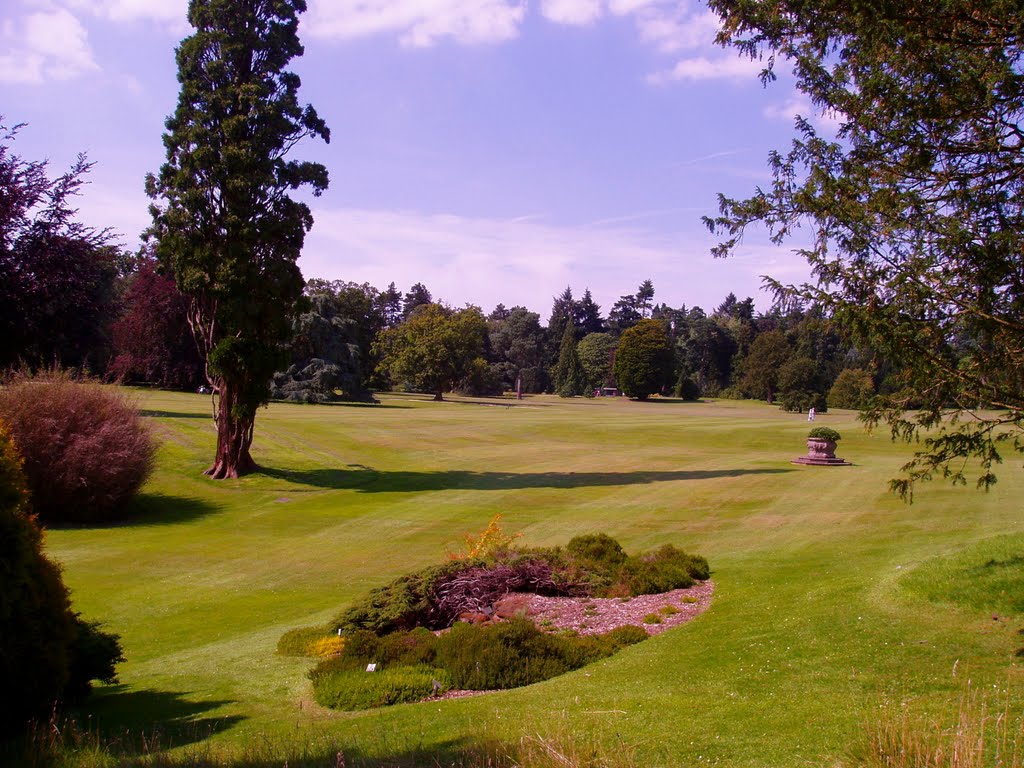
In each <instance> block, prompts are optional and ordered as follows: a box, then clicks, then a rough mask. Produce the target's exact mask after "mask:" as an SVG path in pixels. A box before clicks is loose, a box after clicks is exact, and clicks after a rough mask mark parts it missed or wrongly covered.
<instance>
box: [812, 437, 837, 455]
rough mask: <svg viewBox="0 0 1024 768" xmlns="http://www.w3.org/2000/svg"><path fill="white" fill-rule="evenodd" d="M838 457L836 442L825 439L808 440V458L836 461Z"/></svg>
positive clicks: (814, 438) (813, 438)
mask: <svg viewBox="0 0 1024 768" xmlns="http://www.w3.org/2000/svg"><path fill="white" fill-rule="evenodd" d="M835 457H836V441H835V440H826V439H825V438H824V437H808V438H807V458H809V459H834V458H835Z"/></svg>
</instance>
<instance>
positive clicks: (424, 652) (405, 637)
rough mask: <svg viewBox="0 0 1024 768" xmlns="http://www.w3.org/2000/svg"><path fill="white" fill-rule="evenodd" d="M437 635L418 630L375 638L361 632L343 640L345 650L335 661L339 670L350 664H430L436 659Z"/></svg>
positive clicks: (386, 665)
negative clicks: (338, 659) (337, 660)
mask: <svg viewBox="0 0 1024 768" xmlns="http://www.w3.org/2000/svg"><path fill="white" fill-rule="evenodd" d="M436 648H437V636H435V635H434V633H433V632H431V631H430V630H428V629H424V628H423V627H419V628H417V629H413V630H410V631H408V632H392V633H391V634H388V635H384V636H383V637H378V636H377V635H375V634H373V632H370V631H369V630H365V629H361V630H359V631H357V632H353V633H352V634H351V635H349V636H347V637H346V638H345V648H344V650H343V651H342V652H341V655H340V657H339V658H340V659H341V661H339V662H338V664H339V668H341V667H345V668H347V667H346V665H347V664H349V662H351V666H352V668H360V667H365V666H366V665H367V664H370V663H374V664H377V665H378V666H379V667H395V666H415V665H417V664H428V665H429V664H432V663H433V661H434V657H435V656H436Z"/></svg>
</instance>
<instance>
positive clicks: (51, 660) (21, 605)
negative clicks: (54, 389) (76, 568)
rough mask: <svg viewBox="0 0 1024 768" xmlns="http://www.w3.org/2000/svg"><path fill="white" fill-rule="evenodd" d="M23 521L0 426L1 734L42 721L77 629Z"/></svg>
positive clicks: (63, 592)
mask: <svg viewBox="0 0 1024 768" xmlns="http://www.w3.org/2000/svg"><path fill="white" fill-rule="evenodd" d="M42 546H43V534H42V531H41V530H40V528H39V526H37V525H36V523H35V521H34V520H33V519H32V517H31V516H30V515H29V514H28V492H27V487H26V482H25V477H24V475H23V473H22V471H21V461H20V459H19V457H18V455H17V452H16V451H15V447H14V444H13V443H12V441H11V438H10V433H9V432H8V431H7V429H6V427H4V426H3V425H0V679H2V680H3V688H4V692H3V696H0V734H4V735H7V734H10V733H12V732H14V731H16V730H18V729H20V728H21V727H23V726H24V725H25V724H26V723H27V722H28V721H29V720H31V719H33V718H39V717H45V716H46V715H47V714H49V711H50V708H51V707H52V706H53V704H54V702H55V701H56V700H57V699H59V698H60V697H61V693H62V692H63V690H64V686H65V685H66V684H67V682H68V679H69V676H70V672H71V661H72V659H71V648H72V644H73V643H74V640H75V635H76V631H77V630H76V627H75V623H74V616H73V615H72V613H71V604H70V601H69V600H68V592H67V589H66V588H65V587H64V583H63V581H62V580H61V576H60V570H59V569H58V568H57V566H56V565H54V564H53V563H52V562H51V561H50V560H48V559H47V558H46V557H45V556H44V555H43V553H42Z"/></svg>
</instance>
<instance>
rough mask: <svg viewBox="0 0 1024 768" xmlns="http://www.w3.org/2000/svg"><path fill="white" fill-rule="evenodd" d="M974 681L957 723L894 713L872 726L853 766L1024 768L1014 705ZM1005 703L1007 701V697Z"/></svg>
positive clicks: (906, 710)
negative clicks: (993, 700)
mask: <svg viewBox="0 0 1024 768" xmlns="http://www.w3.org/2000/svg"><path fill="white" fill-rule="evenodd" d="M992 698H993V697H992V695H989V694H985V693H982V692H980V691H978V690H977V689H976V688H974V687H972V686H971V684H970V682H968V683H967V685H966V686H965V687H964V690H963V693H962V694H961V697H960V706H959V709H958V710H957V713H956V718H955V720H954V721H953V722H948V721H947V722H941V721H938V720H935V719H930V718H926V717H923V716H920V715H918V714H915V713H914V712H913V711H912V709H911V707H910V706H907V705H903V706H899V707H898V708H895V709H889V710H888V711H886V712H885V713H884V714H883V716H882V717H881V718H880V719H879V721H878V722H877V723H873V724H871V725H870V726H868V735H867V745H866V748H865V751H864V753H863V754H862V755H858V756H857V757H855V758H854V760H853V761H852V765H856V766H859V767H860V768H1022V766H1024V743H1022V736H1024V731H1022V723H1021V720H1020V719H1018V718H1015V717H1013V715H1012V714H1011V712H1010V708H1009V706H1008V704H1007V703H1006V702H1005V701H1004V702H1003V703H1001V704H1000V703H998V702H997V703H996V705H995V706H993V702H992ZM1003 698H1005V696H1004V697H1003Z"/></svg>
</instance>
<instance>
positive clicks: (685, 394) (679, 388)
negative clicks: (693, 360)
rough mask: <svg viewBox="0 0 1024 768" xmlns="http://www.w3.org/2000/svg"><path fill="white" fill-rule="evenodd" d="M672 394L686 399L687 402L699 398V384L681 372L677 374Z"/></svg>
mask: <svg viewBox="0 0 1024 768" xmlns="http://www.w3.org/2000/svg"><path fill="white" fill-rule="evenodd" d="M673 394H675V396H676V397H678V398H679V399H680V400H686V401H687V402H693V401H694V400H699V399H700V384H698V383H697V382H696V381H694V380H693V378H692V377H690V376H687V375H686V374H685V373H681V374H679V380H678V381H677V382H676V389H675V392H674V393H673Z"/></svg>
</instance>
